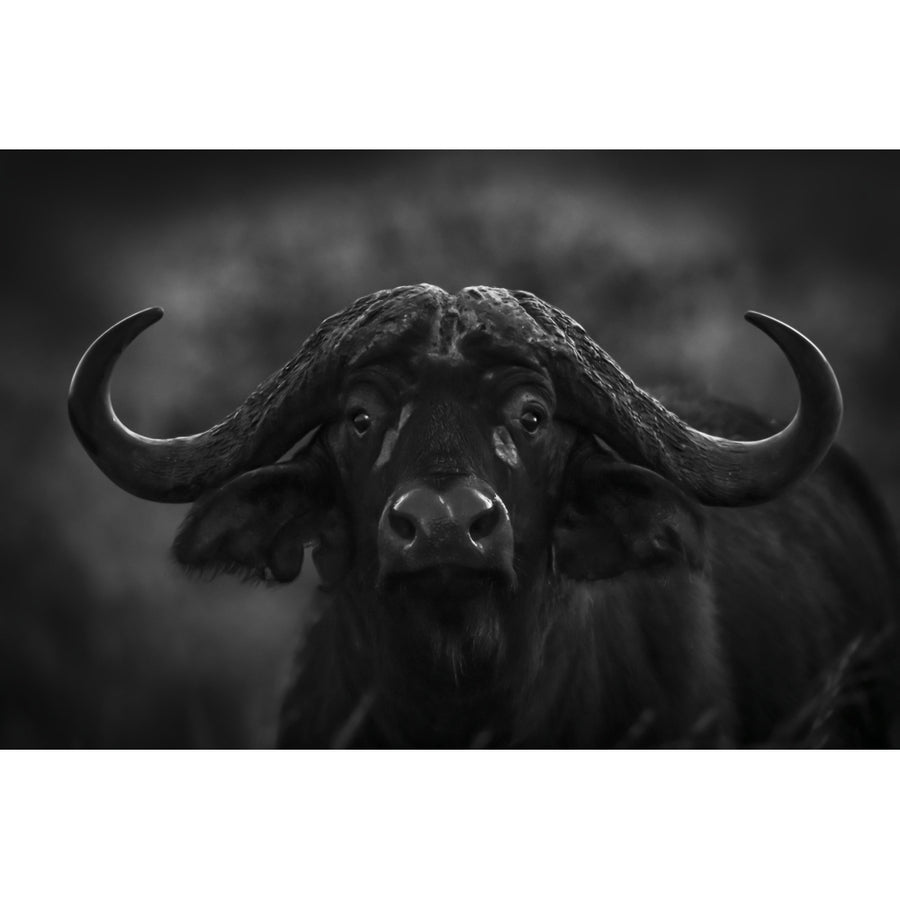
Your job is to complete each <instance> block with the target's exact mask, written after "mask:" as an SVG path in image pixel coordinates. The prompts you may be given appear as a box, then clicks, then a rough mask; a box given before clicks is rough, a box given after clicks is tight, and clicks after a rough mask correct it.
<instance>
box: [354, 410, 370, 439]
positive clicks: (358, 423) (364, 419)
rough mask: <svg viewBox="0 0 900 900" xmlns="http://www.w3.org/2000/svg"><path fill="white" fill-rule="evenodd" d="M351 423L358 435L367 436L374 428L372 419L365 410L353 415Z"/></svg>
mask: <svg viewBox="0 0 900 900" xmlns="http://www.w3.org/2000/svg"><path fill="white" fill-rule="evenodd" d="M350 421H351V423H352V424H353V428H354V429H355V431H356V433H357V434H365V433H366V432H367V431H368V430H369V428H371V427H372V417H371V416H370V415H369V414H368V413H367V412H366V411H365V410H364V409H360V410H358V411H357V412H355V413H353V414H352V415H351V416H350Z"/></svg>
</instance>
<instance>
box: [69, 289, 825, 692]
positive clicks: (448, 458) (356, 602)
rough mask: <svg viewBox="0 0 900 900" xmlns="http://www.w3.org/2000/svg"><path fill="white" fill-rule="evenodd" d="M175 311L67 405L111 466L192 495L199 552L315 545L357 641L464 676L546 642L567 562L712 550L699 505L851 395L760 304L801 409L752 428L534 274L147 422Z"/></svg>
mask: <svg viewBox="0 0 900 900" xmlns="http://www.w3.org/2000/svg"><path fill="white" fill-rule="evenodd" d="M161 315H162V312H161V310H158V309H150V310H145V311H144V312H141V313H137V314H136V315H134V316H131V317H130V318H128V319H125V320H124V321H123V322H120V323H119V324H118V325H116V326H114V327H113V328H112V329H110V330H109V331H108V332H106V333H105V334H104V335H103V336H102V337H100V338H99V339H98V340H97V341H96V342H95V343H94V345H93V346H92V347H91V348H90V349H89V350H88V352H87V353H86V354H85V356H84V358H83V359H82V361H81V363H80V365H79V366H78V369H77V371H76V373H75V376H74V379H73V381H72V387H71V392H70V398H69V410H70V415H71V420H72V423H73V425H74V428H75V431H76V433H77V434H78V436H79V438H80V439H81V442H82V443H83V445H84V447H85V448H86V450H87V451H88V453H89V454H90V455H91V457H92V458H93V459H94V461H95V462H96V463H97V465H98V466H99V467H100V468H101V469H102V470H103V471H104V472H105V473H106V475H108V476H109V477H110V478H111V479H112V480H113V481H114V482H116V484H118V485H119V486H121V487H122V488H124V489H125V490H127V491H129V492H131V493H133V494H135V495H137V496H139V497H143V498H146V499H150V500H155V501H165V502H186V501H196V502H195V505H194V507H193V508H192V510H191V512H190V513H189V515H188V517H187V519H186V521H185V523H184V525H183V526H182V529H181V530H180V532H179V535H178V537H177V539H176V542H175V554H176V557H177V558H178V559H179V561H181V562H182V563H183V564H185V565H187V566H189V567H194V568H199V569H205V570H213V571H216V570H225V571H232V572H237V573H241V574H250V575H253V576H257V577H259V578H261V579H264V580H268V581H278V582H286V581H290V580H292V579H293V578H295V577H296V576H297V575H298V573H299V572H300V569H301V565H302V561H303V552H304V551H303V548H304V545H313V546H314V547H315V551H314V559H315V562H316V564H317V567H318V569H319V573H320V576H321V578H322V581H323V583H324V585H325V587H326V589H328V590H330V591H331V592H332V594H333V595H334V596H335V602H341V603H345V604H347V605H348V608H351V609H352V612H351V613H348V616H347V617H346V618H345V619H344V620H342V621H343V623H344V624H343V625H342V626H340V627H343V628H345V630H346V634H345V635H344V637H343V639H344V640H345V642H346V646H348V647H353V646H358V645H361V644H366V643H367V642H368V643H369V644H371V645H373V646H378V647H384V648H387V649H386V650H385V656H390V655H391V653H390V648H392V647H397V646H402V647H403V648H404V653H406V654H407V657H406V661H407V662H408V663H409V665H410V666H414V667H415V666H419V667H420V668H421V669H422V671H424V670H425V669H426V668H428V667H429V666H430V667H432V669H433V668H434V663H435V660H437V661H439V663H440V665H439V666H438V668H441V666H443V667H444V668H445V669H447V670H452V671H453V673H454V676H455V677H457V678H458V677H460V672H461V671H462V670H465V671H467V672H475V673H478V672H479V671H480V669H481V668H482V667H484V666H491V667H494V668H496V666H497V664H498V662H499V661H500V660H502V659H504V658H506V657H508V656H509V655H510V654H512V653H514V652H525V651H524V650H522V649H521V648H524V647H527V648H528V649H527V652H528V653H529V654H531V655H532V656H534V655H540V653H541V652H542V648H541V646H540V642H539V641H535V640H532V639H528V638H525V637H523V635H525V634H526V633H527V634H528V635H531V636H532V637H533V636H534V635H537V634H541V633H545V631H542V629H541V628H540V624H541V622H542V621H545V620H547V619H548V618H550V617H552V616H553V615H554V610H553V604H554V593H553V591H552V590H547V585H552V584H553V583H555V581H559V580H560V579H569V580H574V581H597V580H600V579H606V578H611V577H613V576H618V575H620V574H621V573H623V572H625V571H628V570H631V569H644V570H646V569H656V570H662V571H666V572H682V573H685V572H686V573H688V574H690V573H691V572H692V571H694V570H695V569H698V568H700V567H701V566H702V565H703V552H702V549H703V548H702V544H703V520H702V517H701V516H700V515H699V512H698V504H705V505H713V506H716V505H717V506H737V505H749V504H755V503H759V502H762V501H765V500H767V499H770V498H772V497H774V496H776V495H777V494H779V493H780V492H782V491H784V490H785V489H786V488H788V487H789V486H790V485H792V484H794V483H795V482H797V481H798V480H800V479H802V478H803V477H804V476H805V475H806V474H808V473H809V472H810V471H811V470H812V469H813V468H814V467H815V466H816V465H817V464H818V463H819V461H820V460H821V459H822V457H823V456H824V454H825V452H826V451H827V449H828V447H829V446H830V444H831V442H832V440H833V438H834V435H835V432H836V430H837V427H838V424H839V420H840V415H841V400H840V392H839V389H838V386H837V382H836V380H835V378H834V375H833V373H832V371H831V369H830V367H829V365H828V363H827V362H826V361H825V359H824V357H823V356H822V355H821V354H820V353H819V351H818V350H817V349H816V348H815V347H814V346H813V345H812V344H811V343H810V342H809V341H808V340H807V339H806V338H804V337H803V336H802V335H800V334H799V333H798V332H796V331H794V330H793V329H791V328H789V327H788V326H787V325H784V324H783V323H781V322H778V321H776V320H775V319H771V318H769V317H767V316H763V315H760V314H758V313H748V315H747V319H748V320H749V321H750V322H751V323H752V324H754V325H755V326H756V327H758V328H760V329H761V330H762V331H763V332H765V333H766V334H767V335H768V336H769V337H771V338H772V339H773V340H774V341H775V342H776V343H777V344H778V345H779V346H780V347H781V349H782V350H783V352H784V353H785V355H786V357H787V359H788V361H789V362H790V364H791V366H792V367H793V370H794V373H795V375H796V377H797V380H798V383H799V387H800V405H799V408H798V411H797V414H796V415H795V416H794V419H793V421H792V422H791V423H790V424H789V425H788V426H787V427H785V428H784V429H783V430H782V431H780V432H778V433H777V434H775V435H773V436H771V437H768V438H765V439H764V440H758V441H752V442H743V441H736V440H728V439H723V438H719V437H715V436H712V435H709V434H705V433H703V432H701V431H697V430H695V429H693V428H691V427H689V426H688V425H687V424H686V423H685V422H683V421H682V420H681V419H680V418H678V417H677V416H676V415H675V414H674V413H672V412H670V411H669V410H667V409H666V408H665V407H664V406H663V405H661V404H660V403H659V402H657V401H656V400H655V399H654V398H653V397H651V396H649V395H648V394H647V393H645V392H644V391H642V390H641V389H640V388H638V387H637V386H636V385H635V384H634V383H633V382H632V381H631V379H630V378H629V377H628V376H627V375H626V374H625V373H624V372H623V371H622V370H621V369H620V368H619V367H618V366H617V365H616V363H615V362H614V361H613V360H612V359H611V358H610V357H609V356H608V355H607V354H606V353H605V352H604V351H603V350H602V349H601V348H600V347H599V346H598V345H597V344H596V343H595V342H594V341H593V340H592V339H591V338H590V337H588V335H587V334H586V333H585V332H584V330H583V329H582V328H581V326H579V325H578V324H577V323H576V322H574V321H573V320H572V319H571V318H569V317H568V316H567V315H566V314H565V313H563V312H561V311H560V310H558V309H556V308H554V307H552V306H550V305H548V304H547V303H545V302H543V301H542V300H540V299H538V298H537V297H535V296H534V295H532V294H529V293H526V292H521V291H514V292H510V291H506V290H502V289H497V288H485V287H475V288H467V289H465V290H463V291H461V292H459V293H458V294H456V295H450V294H448V293H446V292H445V291H443V290H441V289H439V288H437V287H433V286H431V285H424V284H423V285H416V286H411V287H400V288H395V289H393V290H389V291H381V292H379V293H376V294H372V295H370V296H367V297H363V298H361V299H359V300H357V301H356V302H355V303H353V304H352V305H351V306H350V307H349V308H348V309H346V310H345V311H343V312H341V313H338V314H337V315H334V316H332V317H330V318H329V319H326V320H325V321H324V322H323V323H322V325H321V326H320V327H319V328H318V329H317V330H316V331H315V333H314V334H313V335H312V336H311V337H310V338H309V339H308V340H307V341H306V342H305V343H304V344H303V346H302V347H301V348H300V350H299V352H298V353H297V355H296V356H295V357H294V358H293V359H292V360H291V361H290V362H288V363H287V365H285V366H284V367H283V368H282V369H281V370H279V371H278V372H276V373H275V374H274V375H273V376H271V377H270V378H269V379H268V380H267V381H265V382H264V383H263V384H261V385H260V386H259V387H258V388H257V389H256V390H255V391H254V392H253V393H252V394H250V396H249V397H247V399H246V400H245V401H244V402H243V403H242V404H241V405H240V406H239V407H238V408H237V409H236V410H235V411H234V412H233V413H232V414H231V415H229V416H228V417H227V418H226V419H225V420H224V421H222V422H221V423H219V424H217V425H216V426H214V427H213V428H211V429H209V430H208V431H205V432H203V433H201V434H196V435H192V436H190V437H177V438H170V439H166V440H153V439H149V438H146V437H142V436H140V435H138V434H135V433H134V432H132V431H130V430H128V429H127V428H126V427H125V426H124V425H122V423H120V422H119V421H118V419H117V418H116V416H115V414H114V412H113V410H112V406H111V404H110V400H109V390H108V383H109V379H110V374H111V372H112V368H113V365H114V363H115V361H116V359H117V357H118V356H119V354H120V353H121V352H122V350H123V349H124V348H125V347H126V346H127V345H128V344H129V342H130V341H131V340H133V339H134V338H135V337H136V336H137V335H138V334H140V332H141V331H143V330H144V329H145V328H147V327H148V326H149V325H151V324H152V323H154V322H155V321H157V320H158V319H159V318H160V316H161ZM517 647H518V648H520V650H519V651H517V650H516V648H517Z"/></svg>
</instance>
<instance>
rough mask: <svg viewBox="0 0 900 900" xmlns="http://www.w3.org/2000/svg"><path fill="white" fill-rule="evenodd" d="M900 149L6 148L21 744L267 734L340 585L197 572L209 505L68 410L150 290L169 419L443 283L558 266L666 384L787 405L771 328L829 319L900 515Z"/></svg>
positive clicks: (150, 390) (871, 451) (130, 364)
mask: <svg viewBox="0 0 900 900" xmlns="http://www.w3.org/2000/svg"><path fill="white" fill-rule="evenodd" d="M898 170H900V162H898V158H897V157H896V156H894V155H879V154H853V155H833V154H756V155H744V154H734V153H725V154H716V153H691V154H624V153H613V154H608V153H607V154H597V153H589V154H584V153H534V154H521V153H480V152H479V153H370V154H357V153H331V154H321V153H309V154H284V153H280V154H253V155H247V154H216V155H209V154H154V155H143V154H89V155H83V154H6V155H4V156H2V157H0V190H2V197H3V206H2V213H0V232H2V234H0V238H2V240H0V296H2V299H3V311H4V328H3V329H2V333H0V344H2V370H0V376H2V379H0V391H2V398H3V401H4V409H5V410H6V417H7V422H8V423H9V424H8V426H7V429H6V434H5V438H4V441H3V442H2V445H0V447H2V453H3V479H4V497H5V499H6V501H7V515H6V516H5V517H4V520H3V525H2V528H3V534H2V553H3V560H2V563H3V573H4V581H3V595H2V600H0V603H2V605H0V745H5V746H85V747H98V746H105V747H120V746H145V747H155V746H266V745H268V744H269V743H270V742H271V740H272V736H273V733H274V721H275V715H276V711H277V702H278V695H279V692H280V689H281V685H282V684H283V682H284V679H285V678H286V676H287V672H288V668H289V663H290V654H291V651H292V648H293V646H294V645H295V643H296V641H297V639H298V634H299V630H300V628H301V625H302V622H303V617H304V615H305V612H306V604H305V602H304V598H305V597H306V596H308V592H309V589H310V586H311V585H312V584H313V583H314V573H313V572H312V569H311V566H310V567H309V568H308V571H306V572H305V573H304V575H303V576H302V584H301V586H300V588H299V589H298V587H297V586H296V585H294V586H291V587H288V588H286V589H285V588H280V589H276V590H265V589H262V588H255V587H251V586H247V585H241V584H232V583H230V582H229V581H227V580H221V581H216V582H215V583H212V584H209V583H203V582H192V581H188V580H187V579H186V578H185V577H184V576H182V575H181V574H180V573H179V572H178V571H177V569H176V568H175V566H174V565H173V564H172V563H171V561H170V559H169V553H168V548H169V545H170V543H171V540H172V538H173V536H174V532H175V529H176V528H177V525H178V522H179V521H180V518H181V517H182V515H183V514H184V511H185V508H184V507H179V506H175V507H169V506H156V505H153V504H148V503H145V502H142V501H139V500H137V499H135V498H133V497H130V496H128V495H126V494H124V493H123V492H121V491H120V490H118V489H117V488H116V487H115V486H114V485H112V484H111V483H110V482H108V481H107V480H106V479H105V478H104V477H103V476H102V475H101V474H100V473H99V472H98V471H97V470H96V469H95V468H94V466H93V464H92V463H91V462H90V461H89V460H88V458H87V456H86V455H85V454H84V452H83V451H82V450H81V448H80V446H79V445H78V444H77V442H76V440H75V438H74V437H73V435H72V434H71V431H70V428H69V425H68V421H67V418H66V412H65V394H66V389H67V387H68V382H69V379H70V377H71V373H72V371H73V369H74V367H75V364H76V363H77V361H78V359H79V357H80V355H81V353H82V352H83V351H84V350H85V349H86V348H87V346H88V344H89V343H90V342H91V341H92V340H93V339H94V338H95V337H96V336H97V335H98V334H99V333H100V332H101V331H103V330H104V329H105V328H107V327H108V326H109V325H111V324H112V323H114V322H115V321H117V320H118V319H120V318H122V317H124V316H126V315H128V314H129V313H131V312H134V311H136V310H137V309H140V308H142V307H145V306H150V305H161V306H163V307H164V308H165V309H166V318H165V319H164V320H163V321H162V322H161V323H160V324H158V325H156V326H155V327H154V328H153V329H151V330H150V331H149V332H148V333H147V334H146V335H144V336H142V338H141V339H140V340H139V341H138V342H137V343H136V344H135V345H134V346H133V347H132V348H131V349H130V350H129V352H128V353H127V354H126V356H125V358H124V360H123V363H122V364H121V365H120V367H119V369H118V370H117V377H116V381H115V384H114V398H115V402H116V408H117V411H118V413H119V415H120V417H121V418H122V419H123V421H125V422H126V423H127V424H128V425H129V426H131V427H133V428H135V429H136V430H138V431H141V432H143V433H145V434H150V435H172V434H185V433H192V432H194V431H197V430H200V429H202V428H205V427H207V426H209V425H210V424H212V423H213V422H214V421H217V420H218V419H220V418H222V417H223V416H224V415H225V414H227V413H228V412H229V411H230V410H231V409H232V408H233V406H234V405H236V404H237V403H238V402H239V401H240V400H241V399H243V397H244V396H245V395H246V394H247V393H248V392H249V391H250V390H251V389H252V388H253V387H254V386H255V385H256V384H257V383H258V382H259V381H260V380H262V379H263V378H264V377H265V376H266V375H268V374H269V373H270V372H271V371H273V370H274V369H276V368H277V367H279V366H280V365H281V364H282V363H283V362H284V361H285V360H286V359H287V358H288V357H289V356H290V355H292V354H293V353H294V351H295V350H296V349H297V347H298V346H299V344H300V342H301V341H302V340H303V339H304V337H305V336H306V335H307V334H308V333H309V332H310V330H311V329H312V328H313V327H314V326H315V325H316V324H317V323H318V322H319V321H320V320H321V319H322V318H323V317H325V316H326V315H329V314H330V313H332V312H335V311H336V310H338V309H341V308H342V307H344V306H346V305H347V304H348V303H349V302H350V301H352V300H353V299H354V298H356V297H358V296H361V295H362V294H366V293H369V292H371V291H373V290H377V289H380V288H384V287H390V286H393V285H397V284H406V283H415V282H419V281H428V282H432V283H435V284H439V285H441V286H442V287H444V288H446V289H448V290H455V289H458V288H461V287H463V286H465V285H468V284H495V285H502V286H504V287H508V288H513V289H519V288H520V289H525V290H530V291H533V292H534V293H536V294H538V295H539V296H541V297H543V298H544V299H546V300H548V301H550V302H553V303H555V304H557V305H559V306H561V307H563V308H564V309H566V310H567V311H568V312H570V313H571V314H572V315H574V316H575V317H576V318H578V319H579V320H580V321H581V322H582V324H584V326H585V327H586V328H587V329H588V330H589V331H590V332H591V333H592V334H593V335H594V336H595V337H596V338H597V339H598V341H599V342H600V343H601V344H602V345H603V346H605V347H606V349H607V350H609V352H610V353H611V354H612V355H613V356H614V357H615V358H616V359H617V360H618V362H619V363H620V364H622V366H623V367H624V368H625V369H626V370H627V371H628V372H629V373H630V374H631V375H632V376H633V377H634V378H635V379H636V380H637V381H638V382H639V383H641V384H644V385H648V386H650V385H653V384H654V383H658V382H661V381H672V380H674V381H686V382H691V383H694V384H697V385H699V386H700V387H702V388H703V389H705V390H709V391H711V392H713V393H717V394H720V395H722V396H724V397H727V398H730V399H734V400H738V401H741V402H744V403H747V404H749V405H751V406H754V407H756V408H757V409H759V410H761V411H763V412H766V413H767V414H770V415H773V416H779V417H786V416H789V415H790V414H791V412H792V409H793V404H794V402H795V399H796V391H795V388H794V386H793V380H792V377H791V374H790V371H789V369H788V366H787V365H786V363H784V361H783V359H782V358H781V356H780V353H779V352H778V350H777V349H776V348H775V347H774V346H773V345H771V343H770V342H768V341H767V339H766V338H764V337H763V336H762V335H760V334H758V333H757V332H755V331H754V330H753V329H752V328H750V327H749V326H748V325H746V324H745V323H744V321H743V319H742V314H743V312H744V311H746V310H747V309H758V310H761V311H763V312H767V313H769V314H772V315H775V316H777V317H779V318H782V319H784V320H786V321H788V322H789V323H791V324H792V325H794V326H795V327H797V328H799V329H800V330H801V331H803V332H804V333H806V334H808V335H809V336H810V337H811V338H812V339H813V340H814V341H815V342H816V343H817V344H818V345H819V346H820V347H821V348H822V350H823V351H824V352H825V354H826V355H827V356H828V358H829V359H830V360H831V362H832V364H833V366H834V368H835V370H836V371H837V373H838V377H839V378H840V380H841V384H842V387H843V390H844V399H845V405H846V417H845V424H844V428H843V431H842V435H841V441H842V443H843V444H844V445H845V446H847V447H848V448H849V449H850V450H851V451H852V452H853V453H854V454H855V455H856V456H857V457H858V458H859V459H860V460H861V461H862V463H863V465H864V467H865V468H866V470H867V471H868V472H869V473H870V474H871V476H872V479H873V481H874V483H875V484H876V485H877V487H878V489H879V491H880V493H881V494H882V496H883V497H884V499H885V501H886V503H887V505H888V507H889V508H890V510H891V512H892V514H893V515H894V518H895V519H896V518H897V516H898V514H900V464H898V454H897V448H898V418H897V416H896V401H895V391H896V387H897V384H898V378H897V374H898V361H897V353H896V351H895V350H894V347H895V346H896V344H897V341H898V338H900V307H898V303H897V302H896V301H897V289H898V285H900V255H898V253H897V251H896V246H897V241H898V234H900V227H898V226H900V202H898V201H900V196H898V194H900V178H898V174H900V171H898Z"/></svg>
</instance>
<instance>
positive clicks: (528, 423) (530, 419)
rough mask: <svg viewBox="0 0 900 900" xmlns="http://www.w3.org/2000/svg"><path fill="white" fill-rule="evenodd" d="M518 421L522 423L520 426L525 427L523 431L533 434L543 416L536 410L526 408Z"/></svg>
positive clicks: (539, 425) (541, 421)
mask: <svg viewBox="0 0 900 900" xmlns="http://www.w3.org/2000/svg"><path fill="white" fill-rule="evenodd" d="M519 421H520V422H521V423H522V427H523V428H524V429H525V431H527V432H528V434H535V433H536V432H537V430H538V428H540V427H541V424H542V423H543V421H544V418H543V416H542V415H541V413H540V412H538V411H537V410H534V409H526V410H525V412H523V413H522V416H521V418H520V419H519Z"/></svg>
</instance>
